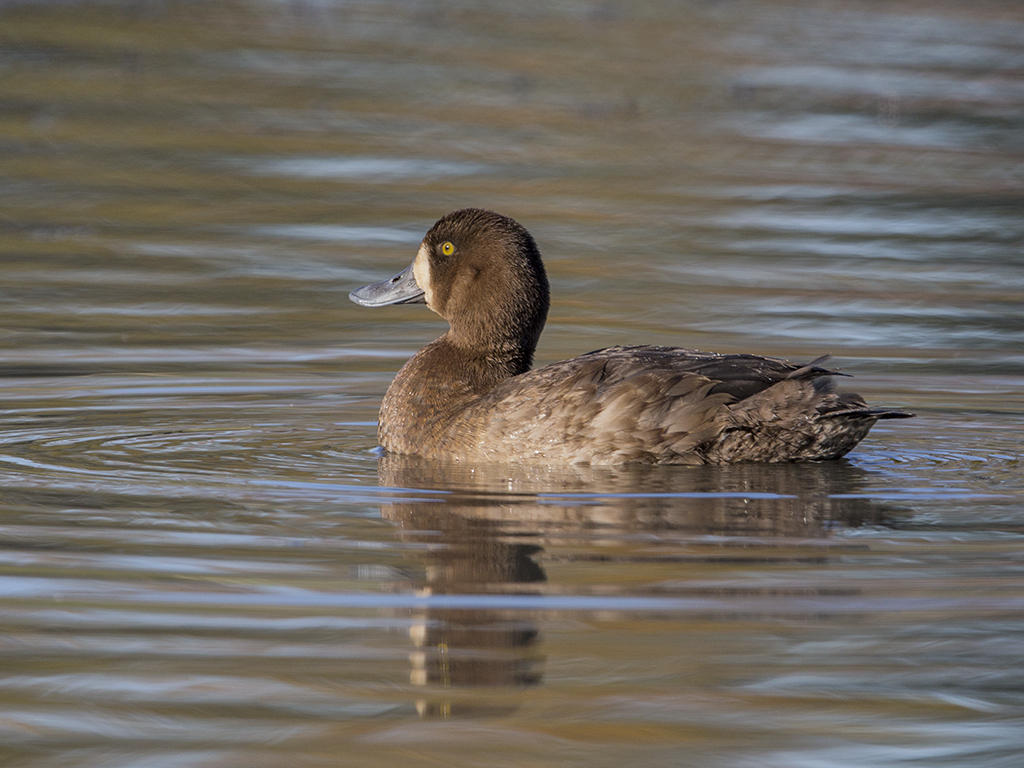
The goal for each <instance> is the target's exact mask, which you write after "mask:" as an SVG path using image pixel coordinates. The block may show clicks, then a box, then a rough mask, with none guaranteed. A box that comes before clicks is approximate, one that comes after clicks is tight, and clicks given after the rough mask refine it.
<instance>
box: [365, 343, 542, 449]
mask: <svg viewBox="0 0 1024 768" xmlns="http://www.w3.org/2000/svg"><path fill="white" fill-rule="evenodd" d="M532 361H533V349H524V348H523V347H522V345H517V344H513V343H510V344H508V345H503V344H491V345H489V346H488V347H486V348H473V347H470V346H464V345H462V344H460V343H459V339H458V338H457V337H455V336H453V334H452V333H451V332H450V331H449V332H448V333H446V334H444V335H443V336H441V337H440V338H439V339H437V340H435V341H433V342H431V343H430V344H428V345H427V346H426V347H424V348H423V349H421V350H420V351H419V352H418V353H416V355H414V356H413V357H412V359H410V360H409V361H408V362H407V363H406V364H405V365H404V366H402V369H401V370H400V371H399V372H398V374H397V375H396V376H395V379H394V381H392V382H391V386H390V387H388V391H387V393H386V394H385V395H384V400H383V401H382V402H381V406H380V420H379V426H378V437H379V439H380V443H381V445H382V446H383V447H384V448H385V449H387V450H389V451H394V452H398V453H419V452H420V451H419V450H418V449H419V448H420V447H421V446H423V445H424V444H436V443H438V442H440V441H442V440H443V437H444V433H445V431H446V430H447V429H448V428H449V427H450V425H451V423H452V420H453V419H454V418H455V417H456V416H457V415H458V414H459V413H461V412H462V411H463V410H464V409H465V408H466V407H467V406H468V405H469V404H471V403H472V402H474V401H475V400H477V399H478V398H480V397H481V396H482V395H485V394H486V393H488V392H490V391H491V390H492V389H493V388H494V387H495V386H497V385H498V384H499V383H501V382H502V381H504V380H505V379H508V378H511V377H512V376H517V375H518V374H520V373H524V372H525V371H528V370H529V369H530V365H531V363H532Z"/></svg>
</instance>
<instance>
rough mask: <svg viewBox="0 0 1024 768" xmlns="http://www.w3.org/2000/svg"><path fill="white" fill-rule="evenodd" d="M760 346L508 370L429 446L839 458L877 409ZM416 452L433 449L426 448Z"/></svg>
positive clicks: (556, 455)
mask: <svg viewBox="0 0 1024 768" xmlns="http://www.w3.org/2000/svg"><path fill="white" fill-rule="evenodd" d="M819 362H821V361H820V360H817V361H815V362H814V363H811V364H809V365H804V366H799V365H795V364H793V363H790V362H788V361H785V360H779V359H775V358H768V357H759V356H757V355H720V354H712V353H704V352H697V351H693V350H687V349H680V348H675V347H652V346H636V347H611V348H608V349H602V350H598V351H595V352H591V353H589V354H586V355H581V356H580V357H576V358H572V359H570V360H564V361H561V362H558V363H553V364H551V365H548V366H545V367H543V368H539V369H536V370H532V371H528V372H526V373H523V374H520V375H518V376H514V377H512V378H509V379H506V380H505V381H503V382H501V383H500V384H498V385H497V386H496V387H494V388H493V389H492V390H491V391H489V392H488V393H486V394H484V395H483V396H481V397H479V398H478V399H476V400H475V401H474V402H472V403H467V405H466V407H465V408H463V409H462V410H461V412H460V413H459V415H458V416H457V417H456V418H455V419H454V420H453V421H452V423H451V424H450V427H449V428H448V429H447V430H446V435H445V438H444V440H443V445H438V446H436V447H437V448H438V449H439V450H438V451H437V453H438V455H449V456H457V457H460V458H464V459H467V460H474V461H506V460H510V459H511V460H522V459H539V460H547V461H556V462H588V463H593V464H621V463H626V462H653V463H676V464H704V463H715V464H717V463H729V462H735V461H801V460H803V461H806V460H820V459H830V458H836V457H838V456H842V455H843V454H845V453H846V452H847V451H849V450H850V449H851V448H852V447H853V446H854V445H856V444H857V442H859V441H860V440H861V439H862V438H863V437H864V435H866V434H867V432H868V430H869V429H870V428H871V426H872V425H873V424H874V423H875V421H876V420H878V419H879V418H890V417H898V416H904V415H907V414H904V413H903V412H900V411H885V410H878V409H869V408H868V407H867V405H866V404H865V403H864V401H863V400H862V399H861V398H860V397H859V396H858V395H855V394H850V393H845V394H837V393H836V392H834V390H833V387H832V377H833V376H835V375H837V374H836V372H835V371H830V370H828V369H825V368H822V367H819V366H818V363H819ZM424 452H428V453H429V452H432V451H430V448H429V447H427V448H426V449H425V450H424Z"/></svg>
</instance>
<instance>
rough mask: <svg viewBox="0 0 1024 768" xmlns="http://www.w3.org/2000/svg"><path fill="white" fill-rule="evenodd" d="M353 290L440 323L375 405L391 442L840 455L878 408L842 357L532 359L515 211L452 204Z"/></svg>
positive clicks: (530, 274)
mask: <svg viewBox="0 0 1024 768" xmlns="http://www.w3.org/2000/svg"><path fill="white" fill-rule="evenodd" d="M349 297H350V298H351V299H352V301H354V302H356V303H357V304H362V305H363V306H367V307H379V306H384V305H387V304H410V303H426V305H427V306H428V307H429V308H430V309H432V310H433V311H434V312H436V313H437V314H439V315H440V316H441V317H443V318H444V319H445V320H447V321H448V324H449V326H450V327H449V329H448V331H447V332H446V333H444V334H443V335H442V336H441V337H440V338H439V339H437V340H435V341H433V342H431V343H430V344H428V345H427V346H426V347H424V348H423V349H422V350H420V351H419V352H418V353H417V354H416V355H415V356H414V357H413V358H412V359H411V360H409V361H408V362H407V363H406V364H405V365H404V366H403V367H402V369H401V370H400V371H399V372H398V375H397V376H395V380H394V381H393V382H392V383H391V386H390V387H388V391H387V394H385V395H384V400H383V402H382V403H381V407H380V421H379V427H378V432H377V434H378V438H379V440H380V444H381V446H382V447H383V448H384V449H385V450H387V451H389V452H393V453H399V454H414V455H419V456H424V457H428V458H444V459H455V460H462V461H473V462H507V461H527V460H530V461H542V462H548V463H564V462H584V463H591V464H624V463H629V462H647V463H661V464H725V463H731V462H740V461H760V462H780V461H819V460H823V459H835V458H838V457H840V456H843V455H844V454H846V453H847V452H848V451H849V450H850V449H851V448H853V447H854V446H855V445H856V444H857V443H858V442H860V440H861V439H862V438H863V437H864V436H865V435H866V434H867V433H868V430H869V429H871V427H872V426H873V425H874V423H875V422H876V421H877V420H878V419H894V418H905V417H908V416H911V415H913V414H910V413H907V412H906V411H899V410H889V409H881V408H869V407H868V405H867V404H866V403H865V402H864V400H863V399H862V398H861V397H860V396H859V395H855V394H852V393H837V392H836V391H835V390H834V386H833V377H834V376H836V375H838V374H837V372H836V371H832V370H828V369H826V368H822V367H820V363H822V362H823V361H824V359H825V358H819V359H818V360H815V361H813V362H811V363H809V364H807V365H797V364H794V363H790V362H788V361H786V360H779V359H776V358H771V357H760V356H758V355H720V354H715V353H710V352H697V351H694V350H689V349H680V348H678V347H654V346H631V347H610V348H608V349H601V350H597V351H595V352H589V353H587V354H585V355H581V356H579V357H575V358H572V359H571V360H563V361H561V362H558V363H552V364H551V365H547V366H545V367H543V368H539V369H537V370H531V369H530V366H531V364H532V363H533V352H534V350H535V349H536V347H537V340H538V338H539V337H540V333H541V329H542V328H543V327H544V321H545V319H546V318H547V313H548V280H547V276H546V274H545V272H544V265H543V263H542V262H541V258H540V251H539V250H538V249H537V245H536V243H535V242H534V240H533V237H531V236H530V233H529V232H527V231H526V230H525V229H524V228H523V227H522V226H520V225H519V224H518V223H517V222H515V221H513V220H512V219H510V218H507V217H505V216H501V215H499V214H497V213H493V212H491V211H485V210H480V209H475V208H469V209H465V210H461V211H455V212H454V213H450V214H448V215H447V216H445V217H444V218H442V219H440V220H439V221H438V222H437V223H436V224H434V226H433V227H431V229H430V231H429V232H427V234H426V236H425V237H424V238H423V242H422V244H421V245H420V248H419V252H418V253H417V254H416V258H415V260H414V261H413V263H412V264H411V265H410V266H409V267H408V268H407V269H406V270H404V271H403V272H400V273H399V274H397V275H395V276H394V277H392V278H390V279H389V280H385V281H383V282H380V283H373V284H371V285H366V286H363V287H362V288H359V289H357V290H355V291H353V292H352V293H351V294H349Z"/></svg>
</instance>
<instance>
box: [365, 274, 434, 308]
mask: <svg viewBox="0 0 1024 768" xmlns="http://www.w3.org/2000/svg"><path fill="white" fill-rule="evenodd" d="M348 297H349V298H350V299H352V301H354V302H355V303H356V304H362V305H363V306H364V307H386V306H387V305H388V304H426V303H427V300H426V299H425V298H424V297H423V289H422V288H420V286H419V284H418V283H417V282H416V278H415V276H414V275H413V273H412V264H410V265H409V266H408V268H406V269H403V270H402V271H401V272H399V273H398V274H397V275H395V276H394V277H392V278H389V279H388V280H381V281H380V282H379V283H370V284H369V285H364V286H363V287H362V288H356V289H355V290H354V291H352V293H350V294H349V295H348Z"/></svg>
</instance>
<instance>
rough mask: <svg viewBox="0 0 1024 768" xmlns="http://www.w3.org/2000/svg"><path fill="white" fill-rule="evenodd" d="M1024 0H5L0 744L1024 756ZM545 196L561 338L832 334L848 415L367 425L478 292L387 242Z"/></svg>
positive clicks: (379, 758) (332, 752) (799, 340)
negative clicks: (731, 442) (517, 434)
mask: <svg viewBox="0 0 1024 768" xmlns="http://www.w3.org/2000/svg"><path fill="white" fill-rule="evenodd" d="M1022 41H1024V13H1022V12H1021V11H1020V9H1018V8H1017V7H1016V6H1015V5H1013V4H1007V3H988V2H982V3H974V4H972V5H971V6H970V8H966V7H962V6H961V4H957V3H945V2H941V3H937V4H936V3H932V4H929V5H928V6H927V7H926V6H924V5H920V4H917V3H913V2H898V3H890V4H884V5H878V4H874V3H867V2H854V3H829V2H826V3H824V4H822V3H818V4H813V5H808V4H802V3H774V2H772V3H768V2H756V1H753V0H751V1H750V2H727V3H714V4H692V5H690V4H684V5H679V4H676V3H667V2H659V1H657V0H655V1H652V2H645V3H603V4H593V3H583V2H558V3H526V4H522V3H520V4H517V5H515V6H514V7H512V6H510V7H509V8H507V9H505V8H499V7H498V6H494V7H490V8H484V7H480V6H478V5H477V4H475V3H460V2H437V3H415V4H408V3H397V2H368V3H358V2H357V3H340V2H339V3H331V2H315V3H314V2H295V3H276V2H259V1H258V0H252V1H251V2H229V3H187V2H169V3H121V2H102V3H101V2H77V3H32V4H28V3H7V4H3V5H2V6H0V153H2V154H0V156H2V162H0V270H2V272H0V275H2V278H0V762H2V763H3V764H4V765H5V766H6V765H11V766H65V765H74V766H83V767H89V766H97V767H100V766H102V767H103V768H110V767H120V766H125V767H127V766H139V767H140V768H141V767H142V766H145V768H153V767H154V766H155V767H160V766H168V767H170V766H173V767H174V768H179V767H183V766H188V767H189V768H191V767H192V766H195V767H197V768H199V767H206V766H218V767H223V766H239V768H241V767H243V766H244V767H245V768H250V767H254V766H255V767H258V766H279V765H282V764H287V765H297V766H320V765H323V766H328V765H330V766H336V765H353V766H393V765H397V764H402V765H423V766H427V765H438V764H452V765H483V764H486V765H489V766H504V765H507V766H523V765H531V766H584V765H585V766H588V768H590V767H591V766H619V765H652V766H654V765H659V766H660V765H686V766H689V765H693V766H709V765H714V766H742V767H750V766H779V768H782V767H785V768H804V767H806V768H812V767H815V768H816V767H817V766H826V765H827V766H863V765H872V766H907V765H920V766H942V765H948V766H958V767H959V766H986V767H997V766H998V767H1003V766H1006V767H1007V768H1009V766H1016V765H1017V764H1018V763H1019V760H1020V754H1021V752H1022V749H1024V740H1022V737H1021V735H1020V734H1021V733H1024V677H1022V672H1021V664H1020V659H1021V657H1022V655H1024V580H1022V577H1024V506H1022V502H1024V473H1022V470H1021V464H1020V461H1021V459H1020V456H1021V437H1020V435H1021V430H1022V428H1024V394H1022V393H1024V355H1022V352H1021V349H1022V345H1021V339H1022V337H1024V259H1022V256H1021V243H1022V242H1024V218H1022V217H1021V215H1020V212H1021V210H1024V162H1022V160H1024V140H1022V137H1024V84H1022V83H1024V81H1022V80H1021V77H1020V73H1021V71H1022V69H1024V43H1022ZM464 205H482V206H487V207H491V208H494V209H496V210H499V211H501V212H503V213H506V214H509V215H512V216H514V217H516V218H517V219H519V220H520V221H521V222H523V223H524V224H525V225H526V226H527V227H528V228H529V229H530V230H531V231H532V232H533V233H534V235H535V236H536V238H537V240H538V242H539V244H540V247H541V249H542V251H543V253H544V254H545V259H546V263H547V266H548V272H549V276H550V278H551V283H552V290H553V307H552V312H551V317H550V320H549V323H548V328H547V330H546V332H545V334H544V337H543V339H542V341H541V346H540V349H539V350H538V355H537V357H538V362H539V363H545V362H550V361H553V360H557V359H561V358H563V357H567V356H570V355H574V354H579V353H581V352H585V351H588V350H591V349H595V348H598V347H601V346H606V345H610V344H615V343H660V344H679V345H687V346H694V347H700V348H704V349H713V350H717V351H723V352H728V351H756V352H761V353H765V354H772V355H777V356H783V357H789V358H791V359H794V360H804V361H806V360H810V359H812V358H814V357H817V356H819V355H821V354H823V353H831V354H833V355H834V362H835V364H836V365H838V366H839V367H840V368H841V369H843V370H844V371H847V372H849V373H853V374H855V378H854V379H852V380H845V381H844V385H845V386H848V387H855V388H856V389H857V391H860V392H861V393H862V394H864V395H865V396H866V397H867V398H868V399H869V400H870V401H872V402H874V403H879V404H887V405H891V406H895V407H903V408H908V409H911V410H914V411H915V412H916V413H917V414H918V416H917V418H915V419H913V420H910V421H901V422H883V423H881V424H879V425H878V426H877V427H876V428H875V429H874V430H873V431H872V433H871V435H870V436H869V437H868V439H867V440H865V442H864V443H862V445H861V446H860V447H858V449H857V450H856V451H855V452H854V453H852V454H851V455H850V456H849V457H848V458H847V459H845V460H843V461H839V462H831V463H827V464H820V465H794V466H789V465H786V466H737V467H721V468H716V467H697V468H693V467H678V468H673V467H661V468H650V467H647V468H644V467H639V468H637V467H632V468H631V467H623V468H604V469H596V468H595V469H591V468H587V467H517V466H508V467H497V468H495V467H465V466H457V465H456V466H452V465H445V464H431V463H424V462H418V461H415V460H402V459H395V458H386V459H380V458H379V456H378V453H377V452H376V451H375V447H376V441H375V434H374V432H375V420H376V410H377V405H378V403H379V400H380V397H381V395H382V393H383V392H384V390H385V388H386V387H387V384H388V382H389V381H390V379H391V377H392V376H393V375H394V372H395V371H396V370H397V368H398V367H399V366H400V365H401V364H402V362H403V361H404V360H405V359H406V358H407V357H408V356H409V355H410V354H412V353H413V352H414V351H415V350H416V349H417V348H419V347H420V346H422V345H423V344H424V343H425V342H427V341H428V340H430V339H431V338H433V337H434V336H436V335H437V334H439V333H440V332H441V330H442V325H441V323H440V321H439V320H438V319H437V318H436V317H433V316H432V315H430V313H429V312H427V311H426V310H425V309H424V308H422V307H395V308H390V309H386V310H385V309H382V310H377V311H371V310H366V309H362V308H359V307H356V306H355V305H352V304H350V303H349V302H348V300H347V298H346V296H347V293H348V291H349V290H351V289H352V288H353V287H355V286H357V285H360V284H362V283H364V282H368V281H370V280H374V279H380V278H382V277H385V276H387V275H390V274H393V273H394V272H396V271H397V270H399V269H401V268H403V267H404V266H405V265H407V264H408V263H409V261H410V260H411V258H412V256H413V255H414V253H415V250H416V247H417V244H418V243H419V240H420V238H421V237H422V234H423V232H424V231H425V230H426V229H427V228H428V227H429V226H430V224H432V223H433V221H434V220H435V219H436V218H438V217H439V216H440V215H441V214H443V213H445V212H447V211H448V210H451V209H454V208H457V207H460V206H464Z"/></svg>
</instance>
